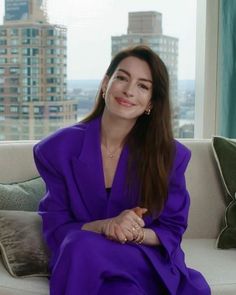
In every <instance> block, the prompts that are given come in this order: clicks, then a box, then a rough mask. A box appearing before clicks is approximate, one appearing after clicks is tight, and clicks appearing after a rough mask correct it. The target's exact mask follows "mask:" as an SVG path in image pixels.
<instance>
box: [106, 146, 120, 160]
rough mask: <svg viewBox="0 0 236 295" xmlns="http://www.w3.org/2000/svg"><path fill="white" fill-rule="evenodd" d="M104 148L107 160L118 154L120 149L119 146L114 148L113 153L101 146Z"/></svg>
mask: <svg viewBox="0 0 236 295" xmlns="http://www.w3.org/2000/svg"><path fill="white" fill-rule="evenodd" d="M103 146H104V148H105V149H106V153H107V156H108V157H109V158H114V156H115V154H116V153H117V152H118V150H119V149H120V148H121V147H120V146H119V147H118V148H116V149H115V150H114V151H113V152H112V151H111V150H110V149H109V148H108V147H107V146H105V145H104V144H103Z"/></svg>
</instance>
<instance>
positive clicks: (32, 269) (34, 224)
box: [0, 210, 48, 277]
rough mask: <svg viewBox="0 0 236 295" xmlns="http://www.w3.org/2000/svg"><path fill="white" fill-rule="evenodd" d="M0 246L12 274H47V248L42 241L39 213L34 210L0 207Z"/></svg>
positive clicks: (8, 269) (22, 275) (5, 262)
mask: <svg viewBox="0 0 236 295" xmlns="http://www.w3.org/2000/svg"><path fill="white" fill-rule="evenodd" d="M0 228H1V231H0V249H1V254H2V258H3V262H4V265H5V267H6V269H7V271H8V272H9V273H10V274H11V275H12V276H14V277H18V276H21V277H27V276H47V275H48V252H47V248H46V246H45V244H44V242H43V241H42V233H41V217H40V216H39V215H38V214H37V213H36V212H29V211H7V210H2V211H0Z"/></svg>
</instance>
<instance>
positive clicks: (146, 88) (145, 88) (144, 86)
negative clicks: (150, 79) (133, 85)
mask: <svg viewBox="0 0 236 295" xmlns="http://www.w3.org/2000/svg"><path fill="white" fill-rule="evenodd" d="M139 87H140V88H141V89H144V90H149V87H148V86H147V85H145V84H139Z"/></svg>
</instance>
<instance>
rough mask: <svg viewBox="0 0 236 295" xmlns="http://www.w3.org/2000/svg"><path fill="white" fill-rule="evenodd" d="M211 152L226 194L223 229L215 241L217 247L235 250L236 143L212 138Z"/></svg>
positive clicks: (221, 138)
mask: <svg viewBox="0 0 236 295" xmlns="http://www.w3.org/2000/svg"><path fill="white" fill-rule="evenodd" d="M213 152H214V155H215V158H216V162H217V165H218V167H219V170H220V174H221V178H222V181H223V184H224V186H225V189H226V192H227V208H226V211H225V227H224V228H223V230H222V231H221V233H220V234H219V236H218V239H217V247H218V248H222V249H229V248H236V141H235V140H232V139H228V138H224V137H214V138H213Z"/></svg>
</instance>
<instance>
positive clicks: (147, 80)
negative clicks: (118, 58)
mask: <svg viewBox="0 0 236 295" xmlns="http://www.w3.org/2000/svg"><path fill="white" fill-rule="evenodd" d="M117 71H120V72H123V73H125V74H126V75H127V76H129V77H130V76H131V75H130V73H129V72H128V71H126V70H124V69H121V68H120V69H118V70H117ZM138 80H141V81H144V82H149V83H152V80H149V79H145V78H139V79H138Z"/></svg>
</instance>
